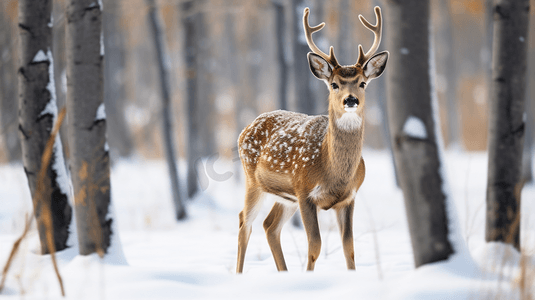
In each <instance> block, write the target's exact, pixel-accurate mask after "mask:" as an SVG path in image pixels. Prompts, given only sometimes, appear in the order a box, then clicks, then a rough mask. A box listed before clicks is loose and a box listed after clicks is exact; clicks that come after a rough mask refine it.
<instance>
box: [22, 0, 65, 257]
mask: <svg viewBox="0 0 535 300" xmlns="http://www.w3.org/2000/svg"><path fill="white" fill-rule="evenodd" d="M51 13H52V0H42V1H33V0H20V1H19V33H20V46H21V57H20V68H19V72H18V82H19V136H20V139H21V146H22V161H23V163H24V171H25V173H26V176H27V178H28V184H29V185H30V191H31V194H32V200H33V206H34V212H35V218H36V220H37V228H38V232H39V240H40V242H41V253H42V254H47V253H50V252H52V251H54V250H63V249H65V248H67V238H68V237H69V225H70V223H71V217H72V209H71V206H70V205H69V203H68V197H67V194H68V191H69V185H68V179H67V173H66V170H65V166H64V163H63V151H62V147H61V140H60V138H59V136H58V137H56V140H55V142H54V146H53V154H52V158H51V161H50V164H49V167H48V169H47V170H46V176H44V178H43V182H38V173H39V172H40V170H41V164H42V157H43V154H44V151H45V146H46V144H47V142H48V140H49V138H50V135H51V130H52V127H53V124H54V122H55V120H56V118H57V114H58V108H57V106H56V90H55V86H54V62H53V57H52V51H51V46H52V25H51ZM39 185H40V186H41V188H40V189H38V186H39ZM45 206H46V207H47V208H45ZM45 209H48V210H50V212H51V218H52V228H53V239H54V248H55V249H50V248H49V246H48V245H47V239H46V234H47V232H46V225H45V224H46V222H48V221H49V220H47V219H46V218H47V217H46V215H45V214H44V213H43V211H44V210H45Z"/></svg>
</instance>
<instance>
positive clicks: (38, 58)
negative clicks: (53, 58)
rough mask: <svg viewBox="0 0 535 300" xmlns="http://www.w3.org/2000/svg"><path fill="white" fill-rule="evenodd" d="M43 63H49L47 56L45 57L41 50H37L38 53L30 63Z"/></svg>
mask: <svg viewBox="0 0 535 300" xmlns="http://www.w3.org/2000/svg"><path fill="white" fill-rule="evenodd" d="M43 61H49V60H48V56H46V54H45V53H44V52H43V50H39V51H37V54H36V55H35V57H34V58H33V60H32V63H39V62H43Z"/></svg>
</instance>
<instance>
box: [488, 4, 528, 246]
mask: <svg viewBox="0 0 535 300" xmlns="http://www.w3.org/2000/svg"><path fill="white" fill-rule="evenodd" d="M492 11H493V15H494V19H493V20H494V21H493V23H494V26H493V44H492V88H491V92H490V93H491V94H490V95H491V98H490V116H489V146H488V149H489V161H488V166H489V169H488V170H489V171H488V178H487V222H486V230H485V238H486V240H487V241H501V242H505V243H509V244H512V245H513V246H514V247H515V248H517V249H519V250H520V193H521V191H522V186H523V183H522V180H521V179H522V178H521V177H522V176H521V173H522V172H521V169H522V147H523V142H524V135H525V122H526V120H525V119H526V116H525V110H524V102H525V92H526V70H527V65H528V64H527V45H528V43H527V36H528V35H527V34H528V25H529V0H496V1H494V3H493V9H492Z"/></svg>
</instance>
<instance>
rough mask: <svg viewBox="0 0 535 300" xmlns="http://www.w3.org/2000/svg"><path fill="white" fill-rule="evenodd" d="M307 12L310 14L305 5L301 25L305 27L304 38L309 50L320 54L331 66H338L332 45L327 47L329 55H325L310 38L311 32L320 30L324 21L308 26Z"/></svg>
mask: <svg viewBox="0 0 535 300" xmlns="http://www.w3.org/2000/svg"><path fill="white" fill-rule="evenodd" d="M309 14H310V9H309V8H308V7H307V8H305V12H304V15H303V27H304V28H305V36H306V39H307V44H308V47H309V48H310V50H312V52H314V53H316V54H317V55H319V56H321V57H322V58H323V59H325V60H326V61H327V62H328V63H329V64H331V65H332V66H333V68H335V67H337V66H340V64H339V63H338V61H337V60H336V57H335V56H334V48H333V46H331V48H330V49H329V55H327V54H325V53H324V52H323V51H321V50H320V49H319V48H318V47H317V46H316V44H315V43H314V41H313V40H312V34H313V33H314V32H316V31H320V30H321V29H322V28H323V27H324V26H325V23H321V24H319V25H317V26H314V27H310V25H309V23H308V15H309Z"/></svg>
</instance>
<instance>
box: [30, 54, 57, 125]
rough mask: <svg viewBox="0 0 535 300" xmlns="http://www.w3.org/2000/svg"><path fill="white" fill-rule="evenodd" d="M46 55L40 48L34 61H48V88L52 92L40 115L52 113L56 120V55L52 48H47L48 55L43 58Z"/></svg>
mask: <svg viewBox="0 0 535 300" xmlns="http://www.w3.org/2000/svg"><path fill="white" fill-rule="evenodd" d="M43 55H44V52H43V50H39V52H37V54H36V55H35V57H34V59H33V62H41V61H48V62H49V65H48V84H47V85H46V89H47V90H48V92H49V93H50V100H49V101H48V103H47V104H46V106H45V109H43V111H42V112H41V113H40V114H39V117H41V116H44V115H46V114H51V115H52V116H53V120H54V122H55V121H56V117H57V115H58V106H57V104H56V86H55V83H54V57H53V56H52V51H50V49H48V50H47V53H46V57H45V58H44V59H43V58H42V56H43Z"/></svg>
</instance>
